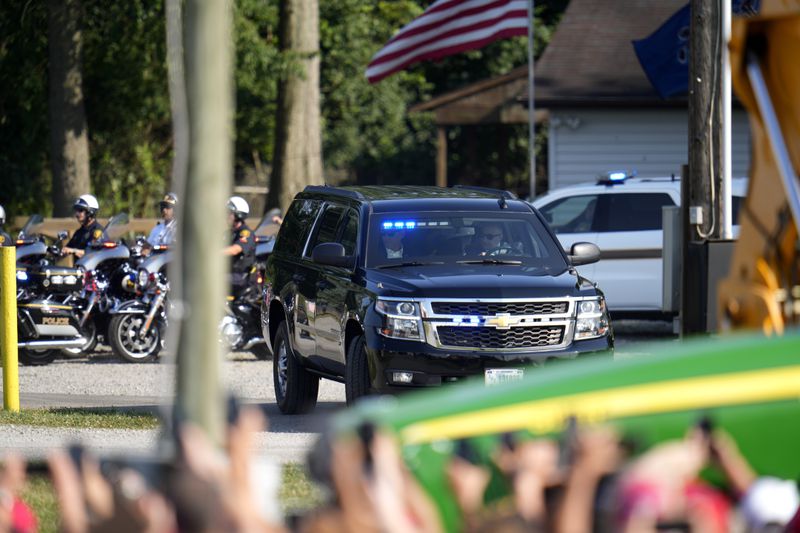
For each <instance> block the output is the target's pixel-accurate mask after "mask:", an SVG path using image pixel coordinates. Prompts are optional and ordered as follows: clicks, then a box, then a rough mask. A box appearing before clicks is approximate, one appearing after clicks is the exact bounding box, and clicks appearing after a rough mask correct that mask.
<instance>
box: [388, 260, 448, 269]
mask: <svg viewBox="0 0 800 533" xmlns="http://www.w3.org/2000/svg"><path fill="white" fill-rule="evenodd" d="M443 264H444V263H443V262H442V261H406V262H405V263H395V264H391V265H381V266H379V267H377V268H398V267H416V266H428V265H443Z"/></svg>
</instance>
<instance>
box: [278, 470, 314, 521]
mask: <svg viewBox="0 0 800 533" xmlns="http://www.w3.org/2000/svg"><path fill="white" fill-rule="evenodd" d="M282 474H283V480H282V483H281V488H280V491H279V492H278V498H279V499H280V502H281V509H283V511H284V514H286V515H289V514H301V513H302V512H303V511H308V510H309V509H314V508H315V507H319V506H320V505H321V504H322V501H323V494H322V491H321V490H320V488H319V487H318V486H317V485H316V484H314V482H313V481H311V480H310V479H309V478H308V474H307V473H306V469H305V467H304V466H303V465H301V464H298V463H288V464H285V465H283V472H282Z"/></svg>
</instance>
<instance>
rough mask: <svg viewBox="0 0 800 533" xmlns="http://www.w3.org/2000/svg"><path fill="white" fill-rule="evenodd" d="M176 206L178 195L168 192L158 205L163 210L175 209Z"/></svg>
mask: <svg viewBox="0 0 800 533" xmlns="http://www.w3.org/2000/svg"><path fill="white" fill-rule="evenodd" d="M176 205H178V195H177V194H175V193H174V192H168V193H167V194H165V195H164V198H162V199H161V201H160V202H159V203H158V207H159V208H161V209H164V208H165V207H175V206H176Z"/></svg>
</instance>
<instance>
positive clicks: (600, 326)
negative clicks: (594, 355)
mask: <svg viewBox="0 0 800 533" xmlns="http://www.w3.org/2000/svg"><path fill="white" fill-rule="evenodd" d="M608 329H609V328H608V312H607V311H606V301H605V299H603V298H602V297H600V298H593V299H591V300H580V301H579V302H577V314H576V318H575V340H576V341H579V340H584V339H595V338H597V337H602V336H604V335H606V334H608Z"/></svg>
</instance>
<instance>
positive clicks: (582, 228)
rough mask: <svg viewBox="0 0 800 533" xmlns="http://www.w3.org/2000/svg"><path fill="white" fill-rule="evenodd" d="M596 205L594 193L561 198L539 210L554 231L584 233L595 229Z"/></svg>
mask: <svg viewBox="0 0 800 533" xmlns="http://www.w3.org/2000/svg"><path fill="white" fill-rule="evenodd" d="M596 207H597V195H596V194H584V195H581V196H570V197H568V198H561V199H560V200H556V201H554V202H553V203H551V204H548V205H546V206H543V207H541V208H540V209H539V212H540V213H541V214H542V216H544V218H545V220H547V222H548V223H549V224H550V227H551V228H553V231H554V232H556V233H585V232H589V231H596V230H595V229H594V228H595V224H594V216H595V210H596Z"/></svg>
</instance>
